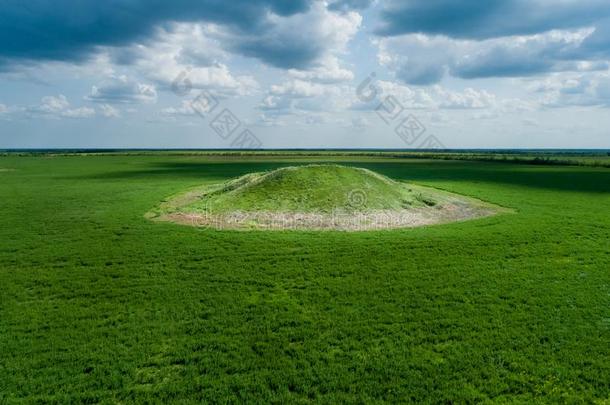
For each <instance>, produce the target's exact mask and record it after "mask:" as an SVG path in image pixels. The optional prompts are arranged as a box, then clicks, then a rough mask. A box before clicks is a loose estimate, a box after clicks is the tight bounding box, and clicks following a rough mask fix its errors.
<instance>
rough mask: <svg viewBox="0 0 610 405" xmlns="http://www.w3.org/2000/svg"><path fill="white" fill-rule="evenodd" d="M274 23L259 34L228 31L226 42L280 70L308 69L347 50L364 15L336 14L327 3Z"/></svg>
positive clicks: (225, 37)
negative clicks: (335, 53) (328, 7)
mask: <svg viewBox="0 0 610 405" xmlns="http://www.w3.org/2000/svg"><path fill="white" fill-rule="evenodd" d="M271 21H272V24H271V25H270V27H269V28H268V29H266V30H265V31H264V32H260V33H258V35H251V33H248V32H245V33H239V32H228V33H226V34H225V36H224V42H225V43H227V44H228V45H229V46H230V47H231V49H232V50H233V51H234V52H237V53H240V54H243V55H246V56H250V57H255V58H258V59H260V60H262V61H264V62H265V63H267V64H269V65H272V66H275V67H278V68H283V69H308V68H311V67H315V66H316V64H319V63H320V61H321V60H323V59H324V58H325V57H328V56H329V55H330V54H332V53H334V52H337V51H341V50H342V49H344V48H345V46H346V45H347V43H348V42H349V40H350V39H351V38H352V37H353V36H354V34H355V33H356V32H357V30H358V28H359V27H360V24H361V22H362V16H361V15H360V14H358V13H356V12H348V13H343V14H338V13H333V12H330V11H329V10H328V9H327V8H326V6H325V5H324V3H322V2H316V3H314V4H312V6H311V8H310V9H309V11H308V12H307V13H301V14H295V15H292V16H289V17H282V18H272V19H271Z"/></svg>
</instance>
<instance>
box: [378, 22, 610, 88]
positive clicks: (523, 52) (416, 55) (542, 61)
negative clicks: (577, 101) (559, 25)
mask: <svg viewBox="0 0 610 405" xmlns="http://www.w3.org/2000/svg"><path fill="white" fill-rule="evenodd" d="M594 31H595V30H594V29H592V28H584V29H580V30H576V31H549V32H545V33H542V34H536V35H530V36H513V37H503V38H494V39H488V40H483V41H472V40H460V39H452V38H448V37H442V36H427V35H423V34H410V35H402V36H397V37H391V38H383V39H380V40H378V41H377V43H378V48H379V53H378V58H379V62H380V64H382V65H384V66H387V67H388V68H389V69H390V70H391V71H392V72H394V74H395V75H396V77H397V78H398V79H400V80H402V81H403V82H405V83H407V84H414V85H430V84H435V83H438V82H440V81H441V80H442V79H443V77H444V75H445V74H446V73H447V72H449V73H450V74H451V75H452V76H454V77H459V78H462V79H477V78H488V77H527V76H534V75H539V74H545V73H548V72H557V71H574V70H582V69H588V70H594V69H604V68H605V67H606V66H607V64H606V63H605V61H584V60H572V59H573V58H575V57H576V56H575V55H578V54H579V53H580V52H581V47H582V46H583V44H584V43H585V42H586V40H587V39H588V38H589V37H590V36H591V35H592V34H593V33H594Z"/></svg>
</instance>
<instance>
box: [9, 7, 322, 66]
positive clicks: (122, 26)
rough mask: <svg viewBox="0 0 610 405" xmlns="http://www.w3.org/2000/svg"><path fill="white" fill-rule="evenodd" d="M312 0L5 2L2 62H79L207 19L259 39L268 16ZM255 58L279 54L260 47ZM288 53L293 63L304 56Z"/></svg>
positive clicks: (299, 9) (284, 13)
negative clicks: (174, 25) (175, 25)
mask: <svg viewBox="0 0 610 405" xmlns="http://www.w3.org/2000/svg"><path fill="white" fill-rule="evenodd" d="M310 2H311V0H290V1H286V0H230V1H226V0H225V1H223V0H172V1H168V0H104V1H99V0H95V1H94V0H55V1H49V0H27V1H24V0H1V1H0V64H7V63H11V62H15V61H18V62H27V61H40V60H59V61H81V60H83V59H86V58H87V57H88V56H89V55H90V54H91V53H92V52H93V51H94V50H95V48H96V47H97V46H121V45H126V44H129V43H132V42H134V41H138V40H144V39H146V38H148V37H149V36H150V35H151V34H152V32H153V30H154V28H155V27H156V26H159V25H162V24H165V23H170V22H175V21H179V22H192V21H207V22H214V23H219V24H223V25H225V26H228V27H230V29H232V30H235V31H238V32H240V33H242V34H250V35H251V36H252V37H256V36H257V35H260V34H261V33H264V32H265V30H266V29H267V27H268V26H269V24H270V22H269V21H268V19H267V16H268V14H269V13H273V14H275V15H279V16H290V15H294V14H297V13H301V12H305V11H307V10H308V9H309V6H310ZM248 49H250V51H251V53H252V54H253V55H254V56H257V57H261V59H263V60H264V58H265V57H266V56H267V55H269V56H270V58H271V62H272V63H273V60H276V59H277V58H278V57H280V58H281V55H280V56H278V55H277V54H276V53H278V54H281V52H282V49H281V48H280V47H276V48H275V52H273V51H270V50H269V49H265V48H264V47H263V48H262V49H261V52H260V53H258V52H257V51H256V49H255V47H253V46H250V48H248ZM309 53H310V50H305V51H304V52H303V54H299V52H298V51H294V50H290V52H288V53H287V54H286V58H287V60H286V61H285V62H284V64H286V65H290V61H289V59H290V58H296V59H295V62H299V61H300V59H303V58H306V56H307V55H308V54H309Z"/></svg>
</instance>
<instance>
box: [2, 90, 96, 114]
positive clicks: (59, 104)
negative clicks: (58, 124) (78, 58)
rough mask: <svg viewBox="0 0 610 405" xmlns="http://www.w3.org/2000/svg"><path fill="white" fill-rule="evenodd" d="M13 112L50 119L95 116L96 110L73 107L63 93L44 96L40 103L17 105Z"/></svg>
mask: <svg viewBox="0 0 610 405" xmlns="http://www.w3.org/2000/svg"><path fill="white" fill-rule="evenodd" d="M13 113H14V114H21V113H25V114H26V116H27V117H38V118H48V119H59V118H91V117H94V116H95V110H94V109H93V108H90V107H77V108H72V107H71V105H70V102H69V101H68V99H67V97H66V96H64V95H63V94H59V95H57V96H45V97H42V99H41V100H40V103H39V104H36V105H31V106H28V107H25V108H20V107H16V108H14V109H13Z"/></svg>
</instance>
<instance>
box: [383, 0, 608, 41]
mask: <svg viewBox="0 0 610 405" xmlns="http://www.w3.org/2000/svg"><path fill="white" fill-rule="evenodd" d="M609 15H610V3H609V2H608V1H607V0H580V1H576V0H566V1H561V2H558V1H554V0H484V1H482V0H460V1H456V0H389V1H388V2H387V4H386V6H385V7H384V9H383V11H382V25H381V27H380V28H379V29H378V31H377V32H378V34H380V35H383V36H393V35H401V34H409V33H424V34H430V35H446V36H449V37H452V38H462V39H487V38H495V37H503V36H510V35H529V34H536V33H540V32H544V31H548V30H551V29H569V28H578V27H582V26H587V25H592V24H594V23H595V22H596V21H599V20H600V19H601V18H603V17H607V16H609Z"/></svg>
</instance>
